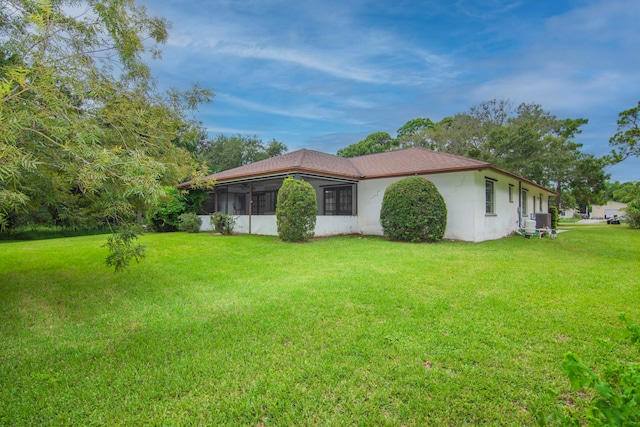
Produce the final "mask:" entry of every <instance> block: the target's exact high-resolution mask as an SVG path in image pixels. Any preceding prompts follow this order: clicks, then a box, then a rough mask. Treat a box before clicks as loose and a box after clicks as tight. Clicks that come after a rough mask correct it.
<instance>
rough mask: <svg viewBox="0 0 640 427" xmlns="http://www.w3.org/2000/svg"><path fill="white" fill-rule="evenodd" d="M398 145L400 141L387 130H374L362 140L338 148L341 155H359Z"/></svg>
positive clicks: (379, 151) (382, 150) (389, 149)
mask: <svg viewBox="0 0 640 427" xmlns="http://www.w3.org/2000/svg"><path fill="white" fill-rule="evenodd" d="M397 146H398V141H397V140H396V139H395V138H392V137H391V135H389V134H388V133H387V132H374V133H372V134H370V135H369V136H367V137H366V138H365V139H363V140H362V141H359V142H356V143H355V144H351V145H348V146H346V147H344V148H341V149H340V150H338V152H337V154H338V156H340V157H357V156H364V155H366V154H375V153H384V152H385V151H391V150H392V149H394V148H395V147H397Z"/></svg>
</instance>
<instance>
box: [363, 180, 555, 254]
mask: <svg viewBox="0 0 640 427" xmlns="http://www.w3.org/2000/svg"><path fill="white" fill-rule="evenodd" d="M424 178H426V179H428V180H429V181H431V182H433V183H434V184H435V186H436V187H437V188H438V190H439V191H440V193H441V194H442V197H443V198H444V201H445V203H446V205H447V229H446V232H445V239H452V240H464V241H469V242H481V241H484V240H493V239H499V238H502V237H505V236H508V235H509V234H511V233H513V232H514V231H516V230H517V229H518V200H519V199H518V180H516V179H515V178H511V177H509V176H507V175H502V174H500V173H499V172H494V171H467V172H450V173H442V174H433V175H424ZM486 178H491V179H493V180H495V181H494V182H495V183H494V190H495V198H496V200H495V212H496V213H495V215H487V214H486V213H485V208H486V205H485V203H486V200H485V179H486ZM400 179H402V177H399V178H381V179H372V180H365V181H361V182H360V184H359V187H358V218H359V221H358V229H359V231H360V233H362V234H375V235H382V226H381V225H380V209H381V207H382V198H383V197H384V192H385V190H386V188H387V187H388V186H389V184H391V183H392V182H395V181H398V180H400ZM509 184H511V185H512V201H511V202H510V201H509ZM537 195H538V193H537V192H536V196H537ZM531 203H532V201H529V204H530V206H531ZM547 203H548V197H547V198H546V202H545V203H544V204H543V205H544V207H545V209H547V208H548V204H547Z"/></svg>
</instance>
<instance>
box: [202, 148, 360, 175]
mask: <svg viewBox="0 0 640 427" xmlns="http://www.w3.org/2000/svg"><path fill="white" fill-rule="evenodd" d="M288 172H308V173H315V174H320V175H330V176H339V177H349V178H356V179H357V178H360V174H359V173H358V170H357V169H356V168H355V167H354V166H353V165H352V164H351V163H350V162H349V159H345V158H343V157H338V156H334V155H333V154H326V153H321V152H319V151H313V150H307V149H304V148H303V149H302V150H297V151H292V152H291V153H286V154H283V155H281V156H277V157H271V158H269V159H265V160H260V161H258V162H255V163H251V164H248V165H244V166H240V167H237V168H234V169H229V170H226V171H222V172H218V173H214V174H213V175H210V177H212V178H215V179H216V180H217V181H227V180H232V179H238V178H245V177H255V176H260V175H272V174H277V173H288Z"/></svg>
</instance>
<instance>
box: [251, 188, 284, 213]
mask: <svg viewBox="0 0 640 427" xmlns="http://www.w3.org/2000/svg"><path fill="white" fill-rule="evenodd" d="M277 201H278V192H277V191H266V192H264V193H254V194H253V195H252V196H251V202H252V203H251V215H274V214H275V213H276V202H277Z"/></svg>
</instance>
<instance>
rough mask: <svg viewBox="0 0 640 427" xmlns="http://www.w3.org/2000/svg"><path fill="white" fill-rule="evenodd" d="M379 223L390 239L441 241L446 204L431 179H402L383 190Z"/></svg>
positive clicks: (445, 217)
mask: <svg viewBox="0 0 640 427" xmlns="http://www.w3.org/2000/svg"><path fill="white" fill-rule="evenodd" d="M380 223H381V224H382V230H383V231H384V234H386V235H387V236H389V238H390V239H391V240H400V241H411V242H426V241H437V240H442V238H443V237H444V232H445V229H446V227H447V206H446V204H445V203H444V199H443V198H442V195H441V194H440V192H439V191H438V189H437V188H436V186H435V185H434V184H433V183H432V182H430V181H428V180H426V179H424V178H421V177H419V176H412V177H409V178H404V179H401V180H400V181H396V182H394V183H393V184H391V185H390V186H389V187H387V190H386V191H385V192H384V198H383V199H382V209H381V211H380Z"/></svg>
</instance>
